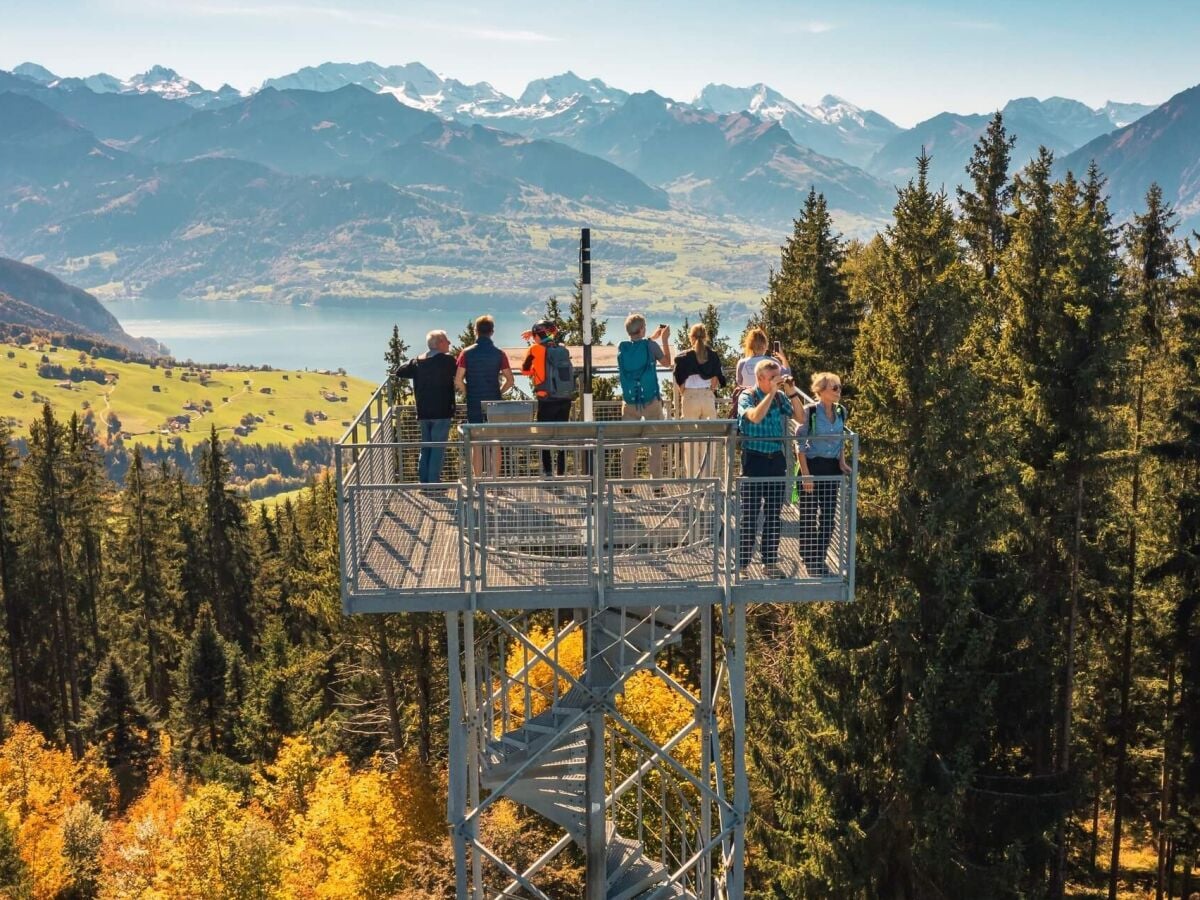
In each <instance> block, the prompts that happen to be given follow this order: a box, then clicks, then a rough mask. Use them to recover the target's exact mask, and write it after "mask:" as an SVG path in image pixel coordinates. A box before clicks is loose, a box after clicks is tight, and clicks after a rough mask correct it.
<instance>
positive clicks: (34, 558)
mask: <svg viewBox="0 0 1200 900" xmlns="http://www.w3.org/2000/svg"><path fill="white" fill-rule="evenodd" d="M67 470H68V462H67V434H66V429H65V428H64V427H63V425H62V423H60V422H59V421H58V420H57V419H56V418H55V417H54V412H53V410H52V409H51V407H50V405H49V404H46V405H44V406H43V407H42V415H41V417H40V418H38V419H35V420H34V421H33V422H32V423H31V425H30V428H29V455H28V457H27V458H26V461H25V464H24V465H23V466H22V467H21V471H20V475H19V481H18V483H19V485H20V488H19V490H18V494H17V499H18V510H19V520H20V526H19V534H20V537H19V541H20V544H21V546H22V548H23V552H24V555H25V558H26V560H27V563H26V565H24V566H22V577H23V579H27V581H25V584H24V585H23V587H22V588H21V589H22V590H25V591H28V592H29V594H30V595H34V594H39V595H40V596H42V597H43V598H44V599H45V600H46V601H47V604H48V608H47V609H45V610H44V611H42V612H41V614H40V615H35V614H34V613H33V610H30V620H29V622H28V623H27V624H28V627H26V628H24V629H23V631H24V633H25V634H26V635H27V640H28V641H29V644H30V653H31V654H36V655H38V656H39V657H40V659H39V660H38V661H37V663H35V664H34V666H35V667H34V671H33V674H34V678H33V679H32V681H31V685H32V684H39V683H40V684H41V685H44V686H46V687H49V686H50V685H51V684H53V685H54V697H53V701H52V702H55V703H56V707H57V708H56V709H53V710H51V709H46V708H43V709H42V710H40V711H38V712H35V713H34V715H33V717H32V718H33V720H34V722H35V724H37V725H38V726H39V727H40V728H43V729H45V730H46V731H54V730H61V733H62V736H63V741H64V742H65V743H67V744H69V745H70V746H71V748H72V750H73V751H74V753H75V754H76V756H81V755H82V754H83V740H82V737H81V735H80V734H79V730H78V729H79V724H80V715H81V713H82V708H81V672H80V652H79V615H78V610H77V609H76V608H75V592H74V590H73V586H74V582H75V573H74V571H73V565H72V551H73V549H74V548H73V545H72V543H71V538H72V535H71V533H70V528H69V519H70V511H69V508H68V505H69V496H70V485H69V484H68V483H67ZM35 633H36V635H37V636H36V637H35ZM51 673H52V674H51ZM47 699H49V698H47Z"/></svg>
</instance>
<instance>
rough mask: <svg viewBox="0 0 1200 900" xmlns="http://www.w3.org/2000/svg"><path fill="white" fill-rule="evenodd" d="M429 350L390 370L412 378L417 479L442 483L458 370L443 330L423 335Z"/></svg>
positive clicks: (452, 417)
mask: <svg viewBox="0 0 1200 900" xmlns="http://www.w3.org/2000/svg"><path fill="white" fill-rule="evenodd" d="M425 344H426V346H427V347H428V348H429V350H428V351H427V352H426V353H425V355H424V356H420V357H418V358H417V359H410V360H409V361H408V362H406V363H405V364H404V365H402V366H398V367H397V368H396V369H394V370H393V371H392V377H393V378H411V379H412V383H413V393H414V394H415V395H416V398H417V424H418V425H419V426H420V429H421V455H420V459H419V461H418V463H417V479H418V480H419V481H421V482H422V483H423V484H436V483H437V482H439V481H441V480H442V461H443V460H444V459H445V457H446V447H445V443H446V440H447V439H448V438H449V437H450V423H451V422H452V421H453V420H454V374H455V372H456V370H457V368H458V366H457V363H456V362H455V359H454V357H453V356H451V355H450V352H449V351H450V338H449V337H448V336H447V335H446V332H444V331H431V332H429V334H427V335H426V336H425Z"/></svg>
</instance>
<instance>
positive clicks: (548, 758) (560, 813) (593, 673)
mask: <svg viewBox="0 0 1200 900" xmlns="http://www.w3.org/2000/svg"><path fill="white" fill-rule="evenodd" d="M688 612H689V609H688V608H687V607H649V606H631V607H626V609H625V615H624V620H623V622H622V615H621V612H620V610H618V609H614V608H609V609H606V610H603V611H602V612H601V613H600V614H599V615H598V617H597V619H596V622H595V624H596V625H597V626H598V634H597V639H598V640H599V641H600V642H602V643H601V646H607V645H608V644H611V645H612V646H610V647H608V649H606V650H604V651H602V652H601V653H600V654H598V655H593V656H592V657H591V658H590V659H589V660H588V667H589V668H588V671H587V672H586V673H585V677H584V678H583V679H581V680H582V681H584V683H585V684H587V685H588V686H589V687H590V688H591V690H597V691H601V690H604V689H605V688H607V687H609V686H611V685H613V684H614V683H615V682H616V680H617V677H618V675H617V672H618V671H619V666H620V665H621V664H622V662H624V664H626V665H630V664H632V662H633V659H634V658H635V657H637V656H640V655H641V654H642V653H644V652H645V651H646V650H648V649H650V648H651V647H652V646H654V647H661V646H665V644H669V643H678V642H679V640H680V637H679V636H678V635H675V636H674V637H672V638H670V639H668V640H665V641H664V636H665V635H666V634H667V633H668V632H669V631H670V630H671V629H672V628H674V627H675V626H677V625H679V624H680V623H681V622H682V621H683V620H684V618H685V617H686V616H687V615H688ZM622 624H624V629H622ZM622 637H623V639H624V641H625V642H627V643H626V644H625V645H624V649H623V650H622V640H621V639H622ZM622 653H623V654H624V660H622V658H621V655H622ZM590 704H591V694H590V692H589V691H588V690H585V689H581V688H573V689H571V690H570V691H568V692H567V693H566V694H564V695H563V696H561V697H559V698H558V701H557V703H556V704H555V705H554V706H552V707H551V708H550V709H547V710H545V711H543V712H541V713H539V714H538V715H536V716H533V717H531V718H530V719H529V720H528V721H527V722H524V723H522V724H521V725H520V726H518V727H516V728H514V729H512V730H511V731H508V732H506V733H505V734H503V735H501V736H500V737H498V738H495V739H493V740H489V741H488V742H487V743H486V745H485V746H484V748H483V751H482V754H481V763H482V785H483V787H485V788H486V789H488V790H495V789H497V788H499V787H500V786H501V785H502V784H504V782H505V781H507V780H508V779H509V778H510V777H512V775H513V774H514V773H515V772H516V771H517V770H518V769H520V768H521V766H523V765H525V764H526V763H527V762H529V761H530V760H533V761H532V762H530V764H529V767H528V768H527V769H525V770H524V771H523V772H522V773H521V776H520V778H518V779H517V780H516V781H514V782H513V783H512V784H511V785H509V786H508V788H507V790H506V792H505V793H506V796H507V797H509V799H511V800H513V801H514V802H516V803H519V804H521V805H522V806H525V807H527V808H529V809H531V810H533V811H534V812H535V813H537V814H538V815H540V816H542V817H543V818H545V819H548V820H549V821H551V822H554V823H555V824H556V825H558V826H559V827H561V828H562V829H563V830H564V831H566V832H567V834H568V835H569V836H570V837H571V838H572V839H573V840H574V841H575V842H576V843H577V844H579V845H580V846H583V845H584V844H585V843H586V837H587V797H586V793H587V741H588V722H587V720H586V718H581V719H580V720H579V721H578V722H576V723H575V724H574V725H572V726H571V727H570V728H569V729H565V730H564V726H566V724H567V722H568V721H569V720H570V719H572V718H574V717H576V716H578V715H579V714H580V713H582V712H584V711H585V710H586V709H587V708H588V707H589V706H590ZM535 757H536V758H535ZM605 838H606V846H607V848H608V854H607V857H606V866H605V870H606V884H607V886H606V897H607V898H608V900H696V898H695V896H694V895H693V894H692V893H691V892H690V891H688V890H687V889H686V888H685V887H683V886H682V885H679V884H667V880H668V879H669V877H670V872H669V871H668V870H667V868H666V867H665V866H664V865H663V864H662V863H660V862H658V861H657V860H653V859H649V858H647V857H646V856H645V854H644V852H643V847H642V845H641V843H640V842H638V841H636V840H631V839H629V838H626V837H623V836H621V835H620V834H619V833H618V832H617V830H616V828H615V826H614V825H613V823H612V822H609V823H608V825H607V828H606V834H605Z"/></svg>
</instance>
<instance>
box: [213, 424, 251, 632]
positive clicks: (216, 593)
mask: <svg viewBox="0 0 1200 900" xmlns="http://www.w3.org/2000/svg"><path fill="white" fill-rule="evenodd" d="M200 481H201V487H202V489H203V492H204V506H203V510H204V531H203V539H204V544H203V546H204V551H205V566H206V572H205V576H206V582H207V587H208V596H209V598H210V602H211V603H212V607H213V612H214V614H215V617H216V623H217V627H218V628H219V629H220V630H221V633H222V634H224V635H225V636H226V637H228V638H229V639H230V640H234V641H236V642H237V643H238V645H239V646H241V647H243V648H248V647H250V646H251V644H252V642H253V635H254V624H255V618H254V615H253V610H252V608H251V604H252V596H251V586H252V585H253V572H252V567H251V558H250V546H249V535H248V531H247V524H246V513H245V509H244V506H245V501H244V500H243V499H242V498H241V497H239V496H238V495H237V493H236V492H235V491H233V490H232V489H231V488H229V487H228V486H227V483H228V481H229V462H228V460H227V459H226V458H225V454H224V451H223V450H222V449H221V442H220V440H219V439H218V437H217V428H216V426H215V425H214V426H213V428H212V433H211V435H210V436H209V439H208V441H207V443H206V444H205V446H204V452H203V455H202V456H201V457H200Z"/></svg>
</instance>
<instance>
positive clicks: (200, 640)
mask: <svg viewBox="0 0 1200 900" xmlns="http://www.w3.org/2000/svg"><path fill="white" fill-rule="evenodd" d="M228 672H229V657H228V654H227V652H226V647H225V642H224V641H223V640H222V639H221V635H220V634H219V633H218V632H217V629H216V628H215V627H214V624H213V619H212V616H211V615H209V613H208V611H207V609H205V610H202V611H201V614H200V617H199V618H198V619H197V621H196V628H195V631H194V632H193V633H192V637H191V639H190V640H189V641H188V642H187V644H185V645H184V648H183V659H182V660H181V662H180V667H179V678H178V685H177V687H176V693H177V696H178V697H179V699H180V701H181V702H180V703H178V705H177V707H176V718H177V719H178V720H179V721H180V723H181V728H180V729H179V730H180V731H182V732H184V733H186V734H187V736H188V737H189V738H190V739H193V740H196V741H197V742H198V746H199V747H201V748H202V749H206V750H207V751H208V752H210V753H215V752H218V751H219V750H220V748H221V743H220V738H221V732H220V729H221V726H222V724H223V723H224V720H225V712H226V704H227V697H228V694H227V688H226V677H227V675H228ZM205 738H207V742H205Z"/></svg>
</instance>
